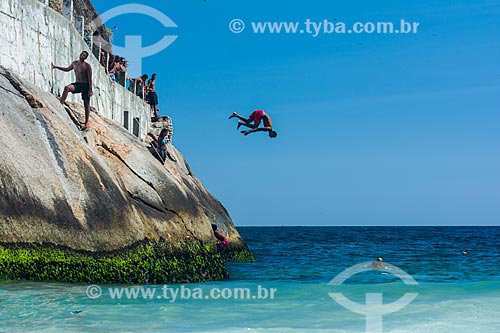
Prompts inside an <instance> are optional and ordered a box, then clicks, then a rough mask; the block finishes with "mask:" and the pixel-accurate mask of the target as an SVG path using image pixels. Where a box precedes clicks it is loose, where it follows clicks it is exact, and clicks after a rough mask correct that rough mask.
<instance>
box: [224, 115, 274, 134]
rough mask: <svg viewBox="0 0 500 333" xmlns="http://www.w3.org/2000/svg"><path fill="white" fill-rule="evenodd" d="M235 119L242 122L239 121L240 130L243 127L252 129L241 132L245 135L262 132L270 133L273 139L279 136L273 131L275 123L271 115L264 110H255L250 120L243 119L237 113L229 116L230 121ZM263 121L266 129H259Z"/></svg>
mask: <svg viewBox="0 0 500 333" xmlns="http://www.w3.org/2000/svg"><path fill="white" fill-rule="evenodd" d="M234 117H236V118H238V119H239V120H241V121H238V127H237V128H238V129H239V128H240V126H241V125H243V126H246V127H249V128H251V130H247V131H241V133H242V134H243V135H248V134H250V133H254V132H260V131H263V132H269V137H271V138H275V137H276V136H277V135H278V133H276V131H273V121H272V120H271V117H269V115H268V114H267V113H265V112H264V110H255V111H254V112H252V114H251V115H250V117H248V118H245V117H242V116H240V115H239V114H237V113H236V112H233V114H232V115H230V116H229V119H231V118H234ZM261 120H262V121H263V123H264V127H259V124H260V121H261ZM252 122H253V124H252Z"/></svg>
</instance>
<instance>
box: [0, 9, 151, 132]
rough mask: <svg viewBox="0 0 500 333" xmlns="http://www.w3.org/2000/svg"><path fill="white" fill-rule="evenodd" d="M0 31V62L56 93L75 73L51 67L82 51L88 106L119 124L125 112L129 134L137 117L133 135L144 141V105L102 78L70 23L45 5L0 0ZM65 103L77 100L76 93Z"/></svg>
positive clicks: (67, 62) (146, 125)
mask: <svg viewBox="0 0 500 333" xmlns="http://www.w3.org/2000/svg"><path fill="white" fill-rule="evenodd" d="M0 27H1V28H2V31H1V33H0V64H1V65H2V66H4V67H6V68H9V69H11V70H13V71H14V72H15V73H16V74H17V75H19V76H20V77H22V78H23V79H25V80H27V81H29V82H31V83H34V84H35V85H37V86H38V87H40V88H41V89H43V90H46V91H51V92H52V93H54V94H56V95H60V94H61V93H62V90H63V88H64V86H65V85H67V84H68V83H71V82H74V81H75V75H74V73H73V72H68V73H65V72H61V71H58V70H54V71H52V70H51V68H50V63H51V62H53V63H54V64H56V65H59V66H69V65H70V64H71V62H72V61H74V60H76V59H78V57H79V55H80V53H81V51H83V50H86V51H87V52H89V54H90V56H89V57H88V59H87V61H88V62H89V63H90V64H91V65H92V70H93V90H94V96H92V97H91V100H90V105H91V106H92V107H94V108H95V109H96V110H97V113H99V114H100V115H102V116H104V117H107V118H110V119H114V120H116V121H117V122H118V123H120V124H122V125H123V124H124V114H125V113H124V111H128V116H129V120H128V123H129V125H130V126H129V131H130V132H133V123H134V118H136V119H139V133H138V134H139V135H138V136H139V137H140V138H141V139H144V138H145V136H146V135H147V133H148V131H149V127H150V124H151V111H150V110H149V106H148V105H147V104H146V103H145V102H144V101H142V100H141V99H140V98H138V97H137V96H135V95H133V94H131V93H130V92H129V91H127V90H126V89H125V88H123V87H122V86H120V85H118V84H116V83H114V82H113V81H112V80H111V79H110V78H109V77H108V76H107V75H106V73H105V72H104V69H103V68H102V67H101V66H100V65H99V63H98V61H97V59H96V58H95V57H94V56H92V52H91V50H90V49H89V47H88V46H87V44H85V42H84V40H83V38H82V36H81V35H80V34H79V33H78V32H77V31H76V29H75V28H74V26H73V25H72V24H71V22H69V21H68V20H66V19H65V18H64V17H63V16H62V15H61V14H59V13H57V12H55V11H54V10H53V9H51V8H49V7H48V6H47V5H46V1H39V0H1V1H0ZM70 95H71V94H70ZM68 100H70V101H74V102H80V103H81V102H82V101H81V96H80V95H75V96H72V97H70V98H69V99H68Z"/></svg>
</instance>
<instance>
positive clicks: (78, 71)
mask: <svg viewBox="0 0 500 333" xmlns="http://www.w3.org/2000/svg"><path fill="white" fill-rule="evenodd" d="M88 56H89V53H88V52H87V51H82V53H80V59H78V60H75V61H73V62H72V63H71V65H69V66H68V67H60V66H56V65H54V64H52V69H54V68H55V69H59V70H61V71H63V72H69V71H71V70H74V71H75V76H76V82H73V83H70V84H68V85H67V86H66V87H64V91H63V94H62V96H61V100H60V102H61V104H63V105H64V103H65V102H66V98H67V97H68V93H69V92H70V93H73V94H78V93H82V99H83V106H84V108H85V126H84V127H83V130H85V129H88V128H89V116H90V96H92V95H93V92H92V67H90V64H89V63H87V62H85V59H87V57H88Z"/></svg>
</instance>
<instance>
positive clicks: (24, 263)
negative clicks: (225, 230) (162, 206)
mask: <svg viewBox="0 0 500 333" xmlns="http://www.w3.org/2000/svg"><path fill="white" fill-rule="evenodd" d="M0 277H1V278H3V279H24V280H31V281H62V282H85V283H99V284H111V283H140V284H163V283H191V282H200V281H212V280H221V279H225V278H227V277H228V274H227V271H226V269H225V268H224V261H223V259H222V257H221V255H220V254H219V253H217V252H216V250H215V249H214V248H213V247H212V246H210V245H203V244H201V243H199V242H192V243H188V244H185V245H184V246H182V247H177V248H176V247H173V246H172V245H170V244H167V243H166V242H164V241H158V242H154V243H153V242H150V241H144V242H140V243H138V244H135V245H133V246H130V247H128V248H126V249H124V250H121V251H120V252H115V253H90V252H80V251H75V250H71V249H67V248H61V247H56V246H54V245H50V244H42V245H34V244H16V245H0Z"/></svg>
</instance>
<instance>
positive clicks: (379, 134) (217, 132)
mask: <svg viewBox="0 0 500 333" xmlns="http://www.w3.org/2000/svg"><path fill="white" fill-rule="evenodd" d="M93 3H94V5H95V7H96V9H97V10H98V11H99V12H100V13H103V12H105V11H106V10H108V9H111V8H113V7H116V6H118V5H123V4H127V3H132V2H126V1H104V0H95V1H93ZM135 3H141V4H144V5H148V6H151V7H153V8H155V9H157V10H159V11H160V12H162V13H163V14H165V15H167V16H168V17H169V18H170V19H171V20H172V21H173V22H175V24H176V25H177V27H169V28H165V27H164V26H163V25H162V24H161V23H160V22H158V21H156V20H155V19H154V18H151V17H147V16H145V15H140V14H127V15H122V16H120V17H116V18H113V19H111V20H110V21H108V22H107V24H106V25H107V26H109V27H110V28H112V29H114V31H115V32H114V44H116V45H120V46H124V41H125V38H124V36H126V35H142V36H143V37H142V38H143V45H151V44H154V43H156V42H157V41H159V40H160V39H161V38H162V37H163V36H164V35H176V36H178V38H177V39H176V40H175V41H174V42H173V43H172V44H171V45H170V46H169V47H168V48H166V49H164V50H163V51H161V52H160V53H158V54H155V55H153V56H150V57H148V58H145V59H144V60H143V64H142V70H143V72H145V73H148V74H150V75H151V74H152V73H153V72H155V73H157V75H158V78H157V87H158V91H159V92H158V96H159V103H160V104H159V107H160V109H161V111H160V113H161V114H162V115H169V116H171V117H172V119H173V123H174V140H173V142H174V145H175V146H176V147H177V148H178V149H179V150H180V151H181V152H182V153H183V155H184V157H185V158H186V159H187V161H188V162H189V163H190V166H191V168H192V169H193V172H194V173H195V175H196V176H197V177H198V178H199V179H200V180H201V181H202V182H203V184H204V185H205V186H206V188H207V189H208V190H209V191H210V192H211V193H212V194H213V195H215V196H216V197H217V198H218V199H219V200H220V201H221V202H222V204H223V205H224V206H225V207H226V208H227V210H228V211H229V213H230V215H231V217H232V219H233V222H234V223H235V225H236V226H253V225H464V224H465V225H499V224H500V65H499V61H500V28H499V27H500V3H499V2H498V1H497V0H492V1H486V0H477V1H471V0H443V1H435V0H421V1H418V0H417V1H389V0H385V1H371V0H363V1H360V0H350V1H326V0H322V1H318V0H309V1H263V0H254V1H234V0H233V1H229V0H224V1H221V0H206V1H203V0H182V1H181V0H175V1H174V0H171V1H140V0H139V1H136V2H135ZM233 19H241V20H243V21H244V23H245V30H244V31H243V32H241V33H238V34H236V33H233V32H231V31H230V29H229V22H230V21H231V20H233ZM307 19H309V20H310V21H311V22H313V21H314V22H323V21H324V20H325V19H326V20H328V21H329V22H335V23H338V22H345V23H346V25H347V27H348V28H350V27H351V25H352V24H354V23H355V22H378V21H390V22H394V23H395V24H397V25H398V26H399V22H400V20H401V19H404V20H406V21H408V22H410V21H415V22H418V23H419V26H418V32H417V33H416V34H367V33H364V34H319V35H318V36H316V37H313V36H312V35H311V34H307V33H302V34H301V33H296V34H291V33H289V34H286V33H283V32H282V33H281V34H276V33H275V34H271V33H263V34H257V33H253V31H252V26H251V22H264V21H276V22H280V21H286V22H295V21H296V22H301V23H302V25H301V26H300V29H302V30H304V28H305V25H303V23H304V22H305V21H306V20H307ZM115 26H116V27H115ZM236 27H238V26H236ZM131 66H132V67H133V66H134V64H132V65H131ZM254 109H264V110H265V111H266V112H267V113H268V114H269V115H270V116H271V117H272V119H273V122H274V127H275V129H276V131H277V132H278V137H277V138H276V139H270V138H269V137H268V136H267V135H266V134H265V133H263V132H260V133H255V134H251V135H249V136H243V135H241V134H240V133H239V132H238V131H237V130H236V120H235V119H232V120H228V119H227V117H228V116H229V115H230V114H231V113H232V112H233V111H236V112H238V113H241V114H243V115H246V116H248V115H249V114H250V113H251V112H252V111H253V110H254Z"/></svg>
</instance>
